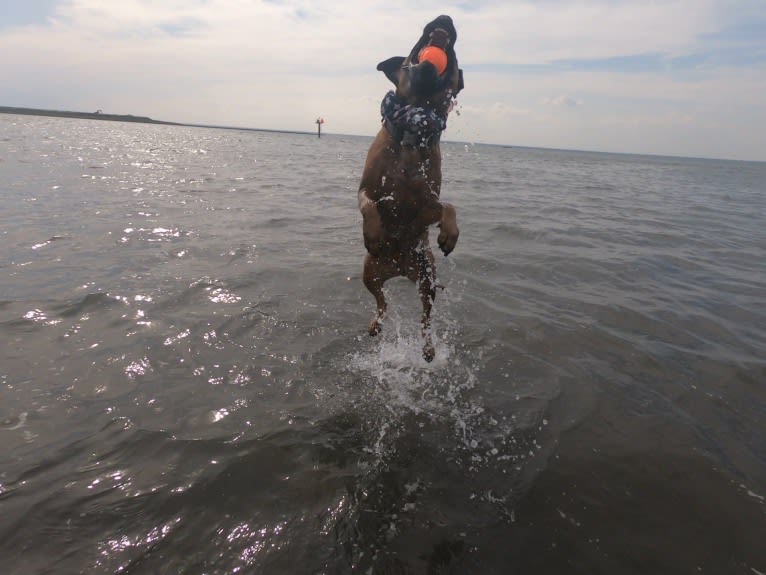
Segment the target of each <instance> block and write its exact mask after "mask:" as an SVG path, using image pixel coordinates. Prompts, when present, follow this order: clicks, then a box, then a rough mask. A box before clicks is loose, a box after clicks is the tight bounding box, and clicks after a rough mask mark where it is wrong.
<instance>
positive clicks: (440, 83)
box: [359, 16, 463, 361]
mask: <svg viewBox="0 0 766 575" xmlns="http://www.w3.org/2000/svg"><path fill="white" fill-rule="evenodd" d="M456 40H457V32H456V31H455V26H454V25H453V24H452V19H451V18H450V17H449V16H439V17H438V18H436V19H435V20H434V21H433V22H430V23H429V24H427V25H426V27H425V28H424V30H423V35H422V36H421V37H420V40H418V42H417V43H416V44H415V46H414V47H413V49H412V51H411V52H410V55H409V56H408V57H406V58H404V57H401V56H396V57H394V58H389V59H388V60H385V61H383V62H381V63H380V64H378V70H380V71H381V72H383V73H384V74H385V75H386V77H388V79H389V80H391V81H392V82H393V83H394V85H395V86H396V91H395V92H389V93H388V94H387V95H386V97H385V98H384V99H383V103H382V104H381V113H382V116H383V127H382V128H381V129H380V132H378V135H377V137H376V138H375V140H374V141H373V143H372V145H371V146H370V150H369V152H368V153H367V160H366V162H365V165H364V172H363V174H362V181H361V182H360V184H359V210H360V211H361V212H362V218H363V235H364V245H365V247H366V248H367V252H368V253H367V255H366V257H365V260H364V285H365V286H367V289H369V290H370V292H372V295H373V296H375V301H376V303H377V311H376V313H375V317H374V318H373V320H372V323H370V330H369V331H370V335H376V334H377V333H379V332H380V329H381V321H382V319H383V315H384V314H385V312H386V300H385V297H384V295H383V284H384V283H385V282H386V280H388V279H390V278H392V277H397V276H405V277H407V278H409V279H410V280H411V281H413V282H416V283H417V284H418V289H419V292H420V298H421V300H422V303H423V318H422V326H423V338H424V345H423V357H424V358H425V359H426V360H427V361H431V360H433V358H434V347H433V343H432V342H431V335H430V318H431V306H432V303H433V300H434V297H435V295H436V294H435V292H436V270H435V267H434V256H433V253H432V252H431V248H430V247H429V245H428V227H429V226H430V225H432V224H438V225H439V228H440V232H439V236H438V240H437V241H438V243H439V247H440V248H441V250H442V251H443V252H444V255H445V256H446V255H447V254H449V253H450V252H451V251H452V250H453V249H454V248H455V244H456V243H457V238H458V234H459V231H458V227H457V219H456V214H455V208H454V207H452V205H450V204H448V203H446V202H442V201H440V200H439V193H440V191H441V180H442V176H441V151H440V149H439V137H440V135H441V132H442V131H443V130H444V128H445V127H446V124H447V115H448V114H449V111H450V109H451V107H452V104H453V98H455V96H457V93H458V92H459V91H460V90H462V89H463V71H462V70H460V69H459V68H458V65H457V57H456V56H455V41H456ZM426 46H436V47H437V48H441V49H442V50H443V51H444V52H445V53H446V55H447V67H446V69H445V70H444V71H443V73H442V74H439V72H438V71H437V68H436V66H435V65H434V64H432V63H431V62H429V61H423V62H420V61H419V54H420V52H421V50H422V49H423V48H424V47H426Z"/></svg>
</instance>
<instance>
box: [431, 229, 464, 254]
mask: <svg viewBox="0 0 766 575" xmlns="http://www.w3.org/2000/svg"><path fill="white" fill-rule="evenodd" d="M459 235H460V231H459V230H458V229H457V226H454V229H452V228H448V227H446V226H441V231H440V232H439V237H438V238H436V241H437V243H438V244H439V248H440V249H441V251H442V252H443V253H444V255H445V256H447V255H449V254H450V252H452V250H454V249H455V246H456V245H457V238H458V236H459Z"/></svg>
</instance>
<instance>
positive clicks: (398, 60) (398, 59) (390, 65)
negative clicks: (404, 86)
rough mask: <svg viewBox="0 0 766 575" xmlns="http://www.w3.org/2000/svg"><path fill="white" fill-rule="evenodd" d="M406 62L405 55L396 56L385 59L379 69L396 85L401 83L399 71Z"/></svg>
mask: <svg viewBox="0 0 766 575" xmlns="http://www.w3.org/2000/svg"><path fill="white" fill-rule="evenodd" d="M403 63H404V56H394V57H393V58H389V59H388V60H383V61H382V62H381V63H380V64H378V70H379V71H381V72H383V73H384V74H385V75H386V78H388V79H389V80H391V81H392V82H393V83H394V86H398V85H399V77H398V72H399V70H400V69H401V67H402V64H403Z"/></svg>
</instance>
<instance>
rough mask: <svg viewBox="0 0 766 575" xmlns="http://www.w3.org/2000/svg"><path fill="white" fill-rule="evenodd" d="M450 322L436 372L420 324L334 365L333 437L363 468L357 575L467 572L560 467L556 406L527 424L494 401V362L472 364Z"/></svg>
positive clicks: (351, 525) (351, 531)
mask: <svg viewBox="0 0 766 575" xmlns="http://www.w3.org/2000/svg"><path fill="white" fill-rule="evenodd" d="M395 309H396V308H395ZM405 311H406V308H405ZM413 317H415V318H416V317H417V316H413ZM440 317H441V319H440V321H439V322H437V323H436V325H435V326H434V327H435V333H434V336H435V338H434V340H435V344H436V357H435V359H434V361H433V362H431V363H427V362H426V361H425V360H424V359H423V357H422V353H421V345H422V340H421V338H420V330H419V324H418V322H417V321H416V320H414V319H411V318H405V317H403V316H401V315H397V311H393V312H392V313H391V314H390V315H389V316H388V317H387V322H386V325H385V330H384V332H383V333H382V334H380V335H379V336H377V337H376V338H369V337H367V336H364V337H359V338H357V341H356V343H357V344H358V345H357V346H356V349H354V350H353V351H348V350H346V352H345V353H341V354H336V355H335V360H333V363H335V368H336V369H335V371H336V376H337V380H336V381H338V383H337V386H338V388H337V393H336V394H334V396H335V401H334V404H335V408H336V409H335V410H334V411H335V415H333V416H332V417H330V418H329V419H327V420H325V421H324V422H323V425H324V426H326V427H327V430H328V431H332V434H333V435H334V436H335V437H344V438H347V440H348V444H347V445H345V446H340V445H336V446H335V450H338V451H339V452H340V451H344V452H345V453H346V454H350V453H353V454H354V455H353V457H357V458H358V461H357V462H356V465H357V470H358V471H357V474H356V475H355V477H354V481H353V482H350V483H349V485H348V496H347V505H346V506H345V507H344V509H343V512H342V513H340V514H337V515H336V516H335V519H334V521H335V524H334V531H335V535H336V553H337V556H336V557H335V559H336V560H337V561H338V562H339V564H340V565H344V566H345V567H347V568H349V569H350V570H351V571H353V572H357V571H358V572H374V573H421V572H422V573H439V572H444V571H446V570H449V569H453V568H462V567H467V564H466V563H465V562H466V561H470V555H471V553H470V550H471V549H473V548H474V547H475V546H476V544H477V543H478V539H477V538H478V535H477V533H478V532H480V530H481V529H482V527H484V526H488V525H496V524H497V523H498V522H505V521H512V520H513V507H514V505H515V502H516V499H517V498H518V497H520V496H521V495H523V493H524V491H525V484H527V483H528V481H529V479H530V478H529V470H530V468H534V467H538V466H537V465H536V464H534V461H535V460H536V459H538V458H544V457H547V456H548V455H549V451H546V450H545V449H542V448H541V445H543V444H545V443H546V442H545V440H544V439H543V440H541V434H545V432H546V429H545V427H546V425H547V421H546V420H545V412H546V409H547V405H548V403H549V402H548V401H547V400H541V401H539V402H536V403H535V404H534V405H533V406H530V405H529V404H526V405H525V407H524V408H523V409H524V413H523V414H522V413H521V411H520V408H519V405H518V403H514V402H513V401H511V400H510V398H507V399H508V400H507V401H505V400H504V399H503V398H498V397H496V396H494V397H492V398H491V399H488V398H486V396H485V386H483V385H482V379H481V378H482V377H483V375H482V370H483V367H482V365H483V359H484V358H483V357H482V356H483V352H482V350H481V349H473V350H472V351H471V352H470V353H467V352H466V351H465V350H464V349H463V348H462V346H461V344H460V342H461V337H460V336H461V334H460V328H459V326H457V325H456V322H453V321H451V320H450V318H449V317H445V316H444V315H442V316H440ZM337 351H338V350H336V352H337ZM331 353H332V352H331ZM516 399H518V398H516ZM504 401H505V403H504ZM345 441H346V440H344V442H345ZM549 443H552V442H549ZM337 455H340V453H338V454H337ZM335 567H338V565H337V564H336V565H335ZM368 569H371V571H368Z"/></svg>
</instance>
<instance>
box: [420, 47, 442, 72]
mask: <svg viewBox="0 0 766 575" xmlns="http://www.w3.org/2000/svg"><path fill="white" fill-rule="evenodd" d="M418 60H419V61H420V62H431V64H433V65H434V68H436V71H437V72H438V73H439V76H441V75H442V74H444V70H446V69H447V53H446V52H445V51H444V50H442V49H441V48H439V47H438V46H426V47H425V48H423V49H422V50H421V51H420V54H418Z"/></svg>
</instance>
